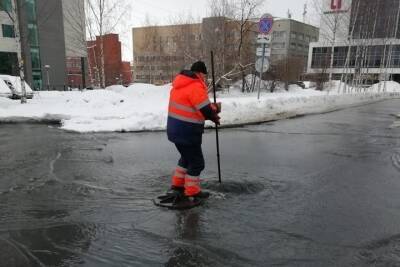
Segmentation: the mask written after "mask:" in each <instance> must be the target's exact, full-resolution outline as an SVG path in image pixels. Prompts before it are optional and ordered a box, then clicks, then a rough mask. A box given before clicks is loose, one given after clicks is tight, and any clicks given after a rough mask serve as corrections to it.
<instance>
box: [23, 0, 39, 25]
mask: <svg viewBox="0 0 400 267" xmlns="http://www.w3.org/2000/svg"><path fill="white" fill-rule="evenodd" d="M25 2H26V3H25V5H26V13H27V17H28V23H36V18H37V17H36V2H35V0H26V1H25Z"/></svg>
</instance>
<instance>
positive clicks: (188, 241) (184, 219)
mask: <svg viewBox="0 0 400 267" xmlns="http://www.w3.org/2000/svg"><path fill="white" fill-rule="evenodd" d="M200 212H201V211H200V210H199V209H195V210H189V211H183V212H177V213H176V224H175V231H176V235H177V241H176V242H175V243H176V244H175V246H174V248H173V252H172V255H171V257H170V258H169V260H168V262H167V263H165V266H168V267H170V266H171V267H172V266H206V263H207V261H206V260H207V259H206V257H204V253H201V252H200V251H199V249H198V248H197V247H196V242H198V240H199V239H200V238H201V230H200V228H201V226H200V214H199V213H200Z"/></svg>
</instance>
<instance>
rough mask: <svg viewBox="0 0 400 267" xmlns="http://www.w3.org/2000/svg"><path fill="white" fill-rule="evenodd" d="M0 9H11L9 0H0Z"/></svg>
mask: <svg viewBox="0 0 400 267" xmlns="http://www.w3.org/2000/svg"><path fill="white" fill-rule="evenodd" d="M0 11H7V12H11V11H12V5H11V0H0Z"/></svg>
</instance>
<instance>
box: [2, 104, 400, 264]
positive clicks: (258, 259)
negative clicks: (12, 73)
mask: <svg viewBox="0 0 400 267" xmlns="http://www.w3.org/2000/svg"><path fill="white" fill-rule="evenodd" d="M398 113H400V101H399V100H393V101H386V102H380V103H376V104H372V105H368V106H362V107H357V108H351V109H347V110H342V111H338V112H333V113H328V114H321V115H312V116H307V117H303V118H297V119H292V120H284V121H277V122H273V123H267V124H262V125H256V126H247V127H243V128H236V129H225V130H222V131H221V136H220V142H221V158H222V162H221V164H222V175H223V177H222V180H223V184H222V186H219V185H218V183H217V182H216V181H217V177H216V176H217V164H216V156H215V155H216V149H215V139H214V138H215V135H214V132H211V131H208V132H207V133H206V135H205V137H204V145H203V148H204V154H205V157H206V170H205V172H204V175H203V178H204V180H205V181H204V187H205V188H208V189H209V190H210V191H211V192H212V196H211V198H210V199H209V200H208V201H207V203H206V205H204V206H203V207H200V208H196V209H193V210H189V211H183V212H182V211H168V210H162V209H160V208H158V207H155V206H154V205H153V203H152V202H151V199H152V198H153V197H154V196H156V195H159V194H161V193H163V192H164V191H165V190H166V188H167V187H168V184H169V179H170V178H169V176H170V174H171V173H172V170H173V168H174V167H175V165H176V161H177V157H178V155H177V153H176V151H175V148H174V146H173V145H172V144H170V143H169V142H168V141H167V140H166V137H165V133H126V134H119V133H111V134H76V133H68V132H64V131H60V130H58V129H57V128H54V127H49V126H45V125H29V124H8V125H5V124H3V125H0V266H7V267H8V266H274V265H278V266H388V265H391V266H397V265H400V128H391V127H390V126H391V125H392V124H393V123H394V122H395V121H396V118H395V117H394V116H393V115H392V114H398Z"/></svg>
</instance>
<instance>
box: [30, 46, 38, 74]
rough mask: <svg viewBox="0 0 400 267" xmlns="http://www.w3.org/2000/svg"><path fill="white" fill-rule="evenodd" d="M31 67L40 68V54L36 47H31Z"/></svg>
mask: <svg viewBox="0 0 400 267" xmlns="http://www.w3.org/2000/svg"><path fill="white" fill-rule="evenodd" d="M31 58H32V69H39V70H40V56H39V49H38V48H31Z"/></svg>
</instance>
